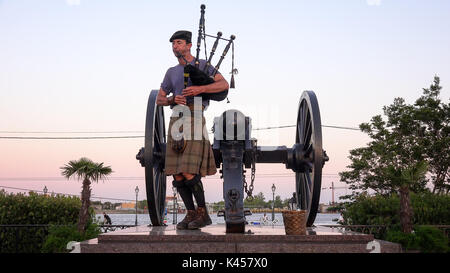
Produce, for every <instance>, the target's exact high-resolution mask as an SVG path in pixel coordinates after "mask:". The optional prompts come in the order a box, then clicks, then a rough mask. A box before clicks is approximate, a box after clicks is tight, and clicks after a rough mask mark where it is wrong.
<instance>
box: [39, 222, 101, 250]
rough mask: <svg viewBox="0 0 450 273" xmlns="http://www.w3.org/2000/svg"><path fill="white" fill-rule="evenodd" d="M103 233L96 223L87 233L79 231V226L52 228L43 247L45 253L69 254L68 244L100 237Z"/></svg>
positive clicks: (89, 227) (90, 225)
mask: <svg viewBox="0 0 450 273" xmlns="http://www.w3.org/2000/svg"><path fill="white" fill-rule="evenodd" d="M100 233H101V231H100V228H99V226H98V225H97V224H95V223H90V224H89V225H88V226H87V229H86V232H85V233H80V232H78V230H77V225H76V224H74V225H67V226H54V225H52V226H50V228H49V231H48V236H47V239H46V241H45V242H44V244H43V246H42V252H43V253H67V252H70V251H71V250H70V249H69V250H68V249H67V244H68V243H69V242H71V241H75V242H82V241H85V240H89V239H92V238H96V237H98V235H99V234H100Z"/></svg>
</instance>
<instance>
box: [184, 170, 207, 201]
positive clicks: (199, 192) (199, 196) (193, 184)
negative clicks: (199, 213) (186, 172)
mask: <svg viewBox="0 0 450 273" xmlns="http://www.w3.org/2000/svg"><path fill="white" fill-rule="evenodd" d="M186 185H187V186H188V187H189V188H190V189H191V191H192V193H193V194H194V198H195V201H196V202H197V206H199V207H205V206H206V204H205V191H204V190H203V184H202V181H201V180H200V175H196V176H195V177H194V178H192V179H191V180H186Z"/></svg>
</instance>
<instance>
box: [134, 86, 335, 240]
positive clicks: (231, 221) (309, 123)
mask: <svg viewBox="0 0 450 273" xmlns="http://www.w3.org/2000/svg"><path fill="white" fill-rule="evenodd" d="M157 94H158V90H153V91H151V93H150V96H149V99H148V105H147V117H146V125H145V146H144V147H143V148H141V149H140V150H139V153H138V154H137V155H136V159H137V160H139V161H140V163H141V165H142V166H143V167H145V181H146V188H147V202H148V208H149V214H150V219H151V222H152V224H153V225H154V226H160V225H163V221H164V211H165V198H166V175H165V172H164V166H165V151H166V128H165V124H164V111H163V107H162V106H158V105H156V97H157ZM213 131H214V141H213V142H212V143H213V144H212V149H213V152H214V156H215V161H216V167H217V168H221V170H220V173H221V178H222V179H223V198H224V201H225V210H224V211H223V212H222V215H223V216H224V217H225V223H226V232H227V233H244V232H245V216H246V215H247V214H249V212H248V211H246V210H245V209H244V186H245V187H246V186H247V185H246V182H245V171H246V170H245V169H251V170H252V179H254V177H255V165H256V163H284V164H285V166H286V168H287V169H291V170H292V171H293V172H294V173H295V192H294V197H295V202H296V204H297V208H300V209H302V210H306V211H307V226H312V224H313V223H314V220H315V218H316V214H317V210H318V206H319V199H320V190H321V180H322V168H323V166H324V164H325V162H326V161H328V156H327V154H326V152H325V151H324V150H323V148H322V128H321V121H320V111H319V105H318V102H317V98H316V95H315V94H314V92H313V91H304V92H303V94H302V95H301V97H300V101H299V105H298V114H297V124H296V135H295V142H294V145H293V146H292V147H291V148H288V147H286V146H258V145H257V140H256V139H255V138H251V118H250V117H246V116H245V115H244V114H243V113H241V112H240V111H238V110H227V111H225V112H224V113H223V114H222V115H220V116H218V117H216V118H215V119H214V127H213ZM251 186H253V185H251Z"/></svg>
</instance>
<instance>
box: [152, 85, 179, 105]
mask: <svg viewBox="0 0 450 273" xmlns="http://www.w3.org/2000/svg"><path fill="white" fill-rule="evenodd" d="M156 104H157V105H161V106H169V105H173V104H184V105H185V104H186V98H185V97H183V96H180V95H179V96H171V97H167V93H166V92H165V91H164V90H163V89H162V88H160V89H159V92H158V96H157V97H156Z"/></svg>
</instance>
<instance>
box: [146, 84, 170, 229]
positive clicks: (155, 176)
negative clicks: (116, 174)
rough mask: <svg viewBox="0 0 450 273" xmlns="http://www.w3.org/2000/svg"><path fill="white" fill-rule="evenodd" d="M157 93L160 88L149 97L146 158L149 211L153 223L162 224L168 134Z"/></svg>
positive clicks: (155, 224)
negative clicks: (157, 100) (157, 101)
mask: <svg viewBox="0 0 450 273" xmlns="http://www.w3.org/2000/svg"><path fill="white" fill-rule="evenodd" d="M157 95H158V90H152V92H151V93H150V96H149V98H148V105H147V117H146V122H145V149H144V158H145V185H146V190H147V205H148V212H149V215H150V220H151V222H152V225H154V226H161V225H163V224H164V211H165V205H166V204H165V199H166V174H165V170H164V163H165V160H164V156H165V147H166V134H165V124H164V110H163V107H162V106H159V105H156V97H157Z"/></svg>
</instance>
